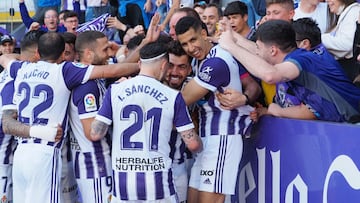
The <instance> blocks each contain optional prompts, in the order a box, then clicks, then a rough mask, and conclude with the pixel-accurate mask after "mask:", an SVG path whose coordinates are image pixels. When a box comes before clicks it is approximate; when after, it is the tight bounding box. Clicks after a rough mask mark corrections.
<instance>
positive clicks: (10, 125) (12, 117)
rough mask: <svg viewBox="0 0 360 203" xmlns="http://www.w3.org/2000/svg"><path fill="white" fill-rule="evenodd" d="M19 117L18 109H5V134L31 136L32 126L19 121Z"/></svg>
mask: <svg viewBox="0 0 360 203" xmlns="http://www.w3.org/2000/svg"><path fill="white" fill-rule="evenodd" d="M16 119H17V111H16V110H12V109H11V110H4V111H3V115H2V120H1V122H2V126H3V131H4V133H5V134H10V135H14V136H20V137H24V138H27V137H30V135H29V132H30V126H28V125H25V124H23V123H21V122H19V121H18V120H16Z"/></svg>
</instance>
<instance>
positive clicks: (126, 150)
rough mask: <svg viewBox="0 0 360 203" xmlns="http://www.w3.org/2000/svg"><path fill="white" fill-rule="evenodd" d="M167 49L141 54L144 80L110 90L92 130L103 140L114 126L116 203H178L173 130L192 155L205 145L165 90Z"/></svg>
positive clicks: (157, 46)
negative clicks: (172, 168) (110, 126)
mask: <svg viewBox="0 0 360 203" xmlns="http://www.w3.org/2000/svg"><path fill="white" fill-rule="evenodd" d="M166 51H167V50H166V46H165V44H163V43H158V42H155V43H150V44H148V45H145V46H144V47H143V48H142V49H141V50H140V57H141V58H140V74H139V75H138V76H136V77H134V78H131V79H129V80H126V81H123V82H121V83H118V84H113V85H111V86H110V88H109V89H108V90H107V92H106V94H105V98H104V101H103V105H102V106H101V108H100V110H99V112H98V115H97V116H96V118H95V121H94V122H93V124H92V128H91V137H92V138H93V140H98V139H101V138H102V137H103V136H104V135H105V134H106V132H107V130H108V126H109V125H110V124H113V135H112V139H113V142H112V154H111V156H112V169H113V176H114V192H113V197H112V201H111V202H112V203H118V202H178V200H177V198H176V189H175V186H174V181H173V175H172V170H171V163H172V160H171V158H170V156H169V154H170V151H171V148H170V145H169V139H170V133H171V130H172V128H173V126H175V127H176V129H177V130H178V131H179V132H180V133H181V137H182V138H183V140H184V142H185V144H186V145H187V147H188V148H189V149H190V150H191V151H198V150H200V149H201V148H202V143H201V141H200V139H199V137H198V136H197V134H196V132H195V131H194V129H193V127H194V125H193V123H192V122H191V118H190V116H189V114H188V111H187V107H186V106H185V102H184V100H183V98H182V96H181V94H180V93H179V92H178V91H176V90H173V89H171V88H170V87H167V86H165V85H163V84H162V83H161V82H160V81H159V80H162V79H163V78H164V76H165V73H166V69H167V67H168V54H167V52H166Z"/></svg>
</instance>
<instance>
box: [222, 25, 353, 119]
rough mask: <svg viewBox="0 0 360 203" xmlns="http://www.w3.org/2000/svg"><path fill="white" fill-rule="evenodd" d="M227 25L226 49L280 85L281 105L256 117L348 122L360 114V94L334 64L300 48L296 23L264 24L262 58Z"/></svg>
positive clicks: (260, 36) (259, 37)
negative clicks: (296, 36)
mask: <svg viewBox="0 0 360 203" xmlns="http://www.w3.org/2000/svg"><path fill="white" fill-rule="evenodd" d="M223 25H225V26H223V29H224V32H223V33H222V35H221V36H220V40H219V44H220V46H222V47H223V48H224V49H226V50H228V51H229V52H230V53H231V54H233V55H234V57H235V58H236V59H238V60H239V61H240V62H241V63H242V64H243V65H244V66H245V68H246V69H247V70H248V71H249V72H250V73H252V74H253V75H255V76H256V77H258V78H260V79H262V80H264V81H266V82H267V83H270V84H276V96H275V99H274V101H275V103H272V104H270V105H269V108H268V109H264V108H259V109H257V111H256V112H255V113H254V114H255V115H256V113H257V115H259V116H261V115H263V114H270V115H274V116H279V117H288V118H297V119H319V120H325V121H337V122H344V121H348V120H349V119H350V118H351V117H352V116H354V115H356V114H359V111H360V110H359V107H360V90H359V89H358V88H356V87H355V85H354V84H353V83H352V82H351V81H350V80H349V79H348V78H347V77H346V76H345V75H344V73H343V72H342V71H341V70H339V69H338V67H336V66H334V65H333V64H332V63H330V62H329V61H324V60H322V58H321V57H318V56H317V55H316V54H314V53H312V52H308V51H306V50H304V49H297V46H296V39H295V32H294V30H293V28H292V27H291V24H290V23H288V22H286V21H282V20H271V21H268V22H265V23H264V24H262V25H261V26H260V27H259V29H258V30H257V41H256V45H257V54H256V55H255V54H252V53H250V52H249V51H247V50H246V49H244V48H243V46H242V44H241V43H240V44H239V43H238V44H236V43H234V42H236V41H237V40H236V39H237V38H238V36H237V34H236V33H235V32H233V31H232V29H231V27H230V25H229V23H228V22H227V21H226V19H224V21H223ZM253 118H255V119H256V118H257V117H256V116H255V117H253Z"/></svg>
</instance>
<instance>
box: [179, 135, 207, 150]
mask: <svg viewBox="0 0 360 203" xmlns="http://www.w3.org/2000/svg"><path fill="white" fill-rule="evenodd" d="M180 135H181V138H182V140H183V141H184V143H185V144H186V147H187V148H188V149H189V150H190V151H191V152H194V153H196V152H200V151H202V148H203V145H202V141H201V139H200V137H199V135H198V134H197V133H196V132H195V130H194V129H190V130H186V131H183V132H180Z"/></svg>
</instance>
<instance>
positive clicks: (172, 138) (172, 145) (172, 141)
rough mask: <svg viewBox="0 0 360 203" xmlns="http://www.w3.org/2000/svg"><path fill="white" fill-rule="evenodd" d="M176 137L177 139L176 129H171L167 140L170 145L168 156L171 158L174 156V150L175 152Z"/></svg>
mask: <svg viewBox="0 0 360 203" xmlns="http://www.w3.org/2000/svg"><path fill="white" fill-rule="evenodd" d="M176 139H177V131H176V130H172V131H171V136H170V140H169V145H170V153H169V157H170V158H171V159H172V160H174V156H175V152H176Z"/></svg>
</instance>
